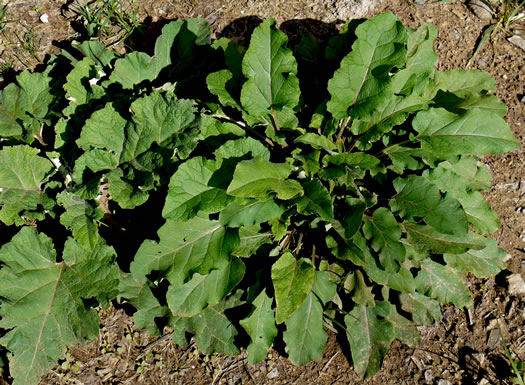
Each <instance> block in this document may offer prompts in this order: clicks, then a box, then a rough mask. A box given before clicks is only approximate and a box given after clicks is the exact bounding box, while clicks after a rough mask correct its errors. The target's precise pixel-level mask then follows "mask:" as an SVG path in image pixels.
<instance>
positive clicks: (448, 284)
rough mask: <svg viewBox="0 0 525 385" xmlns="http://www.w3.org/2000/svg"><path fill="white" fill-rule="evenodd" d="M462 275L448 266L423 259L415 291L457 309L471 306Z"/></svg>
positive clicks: (470, 299)
mask: <svg viewBox="0 0 525 385" xmlns="http://www.w3.org/2000/svg"><path fill="white" fill-rule="evenodd" d="M464 282H465V279H464V277H463V274H461V273H458V272H457V271H456V270H455V269H452V268H451V267H450V266H444V265H441V264H439V263H436V262H434V261H432V260H431V259H425V260H424V261H423V262H421V270H420V271H419V273H418V274H417V277H416V285H417V291H418V292H419V293H421V294H425V295H428V296H429V297H432V298H436V299H438V300H439V301H440V302H441V303H453V304H454V305H456V306H458V307H464V306H469V305H471V304H472V298H471V296H470V292H469V291H468V289H467V288H466V287H465V283H464Z"/></svg>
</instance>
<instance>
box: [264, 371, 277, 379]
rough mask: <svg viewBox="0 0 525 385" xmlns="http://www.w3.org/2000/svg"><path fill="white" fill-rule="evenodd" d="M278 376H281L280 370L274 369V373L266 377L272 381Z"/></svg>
mask: <svg viewBox="0 0 525 385" xmlns="http://www.w3.org/2000/svg"><path fill="white" fill-rule="evenodd" d="M277 376H279V370H278V369H277V368H273V369H272V371H271V372H270V373H268V374H267V375H266V377H268V378H269V379H270V380H271V379H273V378H276V377H277Z"/></svg>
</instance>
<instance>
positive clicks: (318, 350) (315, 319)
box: [283, 271, 336, 366]
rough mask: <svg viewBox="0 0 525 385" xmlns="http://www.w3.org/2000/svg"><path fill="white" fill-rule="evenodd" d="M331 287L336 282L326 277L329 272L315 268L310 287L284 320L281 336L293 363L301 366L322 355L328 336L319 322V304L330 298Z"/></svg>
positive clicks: (332, 292) (332, 294)
mask: <svg viewBox="0 0 525 385" xmlns="http://www.w3.org/2000/svg"><path fill="white" fill-rule="evenodd" d="M335 291H336V285H335V284H334V283H333V282H331V281H330V277H329V274H328V273H327V272H319V271H317V272H316V273H315V281H314V286H313V289H312V291H311V292H310V293H309V294H308V296H307V297H306V299H305V300H304V302H303V303H302V305H301V306H300V307H299V309H297V310H296V311H295V312H293V313H292V315H291V316H290V318H288V319H287V320H286V322H285V324H286V331H285V332H284V333H283V339H284V342H285V343H286V351H287V352H288V356H289V358H290V361H292V362H293V364H294V365H300V366H302V365H306V364H307V363H308V362H310V361H312V360H314V361H320V360H321V359H322V358H323V353H324V348H325V345H326V340H327V339H328V334H327V333H326V332H325V330H324V326H323V305H324V304H326V303H327V302H328V301H330V300H332V298H333V297H334V295H335Z"/></svg>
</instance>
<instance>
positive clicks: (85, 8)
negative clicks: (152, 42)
mask: <svg viewBox="0 0 525 385" xmlns="http://www.w3.org/2000/svg"><path fill="white" fill-rule="evenodd" d="M77 12H78V14H79V16H80V18H81V19H82V23H83V25H84V26H85V29H86V33H87V36H88V37H90V38H93V37H97V38H102V39H104V40H109V41H110V43H108V44H106V45H111V44H117V43H119V42H120V41H122V40H125V39H126V38H127V37H128V36H130V35H131V34H132V33H133V31H134V30H135V28H136V27H137V26H138V21H137V9H135V8H134V7H133V4H130V5H129V9H128V7H124V6H123V5H122V3H121V0H109V1H105V0H96V1H94V2H91V3H88V4H85V5H79V6H77Z"/></svg>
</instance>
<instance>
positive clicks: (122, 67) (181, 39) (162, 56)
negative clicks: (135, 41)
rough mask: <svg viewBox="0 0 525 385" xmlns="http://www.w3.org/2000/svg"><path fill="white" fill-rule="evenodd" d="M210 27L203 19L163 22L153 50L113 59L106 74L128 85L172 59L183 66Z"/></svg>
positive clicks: (150, 77) (153, 75)
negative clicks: (111, 69)
mask: <svg viewBox="0 0 525 385" xmlns="http://www.w3.org/2000/svg"><path fill="white" fill-rule="evenodd" d="M209 39H210V28H209V25H208V23H207V22H206V21H205V20H204V19H190V20H178V21H176V22H173V23H169V24H167V25H166V26H165V27H164V28H163V29H162V34H161V35H160V36H159V38H158V39H157V42H156V43H155V54H154V56H150V55H148V54H147V53H144V52H138V51H136V52H131V53H129V54H127V55H126V56H124V57H123V58H120V59H118V60H117V61H116V62H115V69H114V70H113V72H112V73H111V76H110V78H109V80H110V82H111V83H119V84H120V85H121V86H122V88H124V89H129V88H133V87H134V86H135V85H137V84H140V83H142V82H143V81H145V80H149V81H152V80H155V79H156V78H157V77H158V75H159V74H160V72H161V71H162V69H164V68H166V67H168V66H169V65H171V64H174V63H173V61H174V60H173V59H175V61H176V62H177V63H178V64H179V65H180V66H183V65H185V66H187V63H188V61H191V58H192V52H191V50H192V48H193V47H194V46H195V45H203V44H209Z"/></svg>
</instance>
